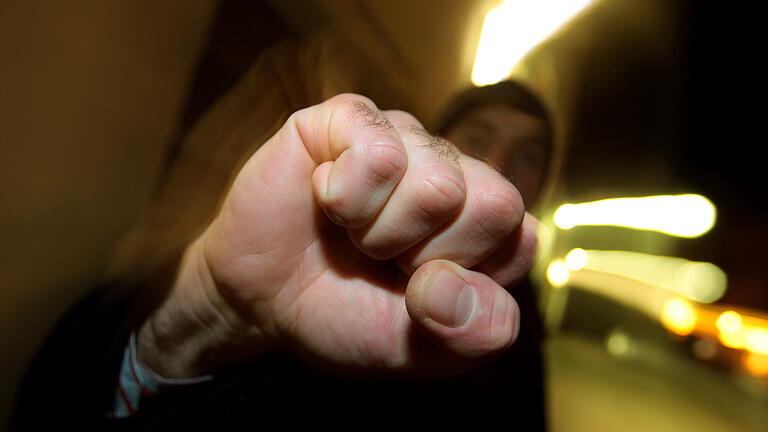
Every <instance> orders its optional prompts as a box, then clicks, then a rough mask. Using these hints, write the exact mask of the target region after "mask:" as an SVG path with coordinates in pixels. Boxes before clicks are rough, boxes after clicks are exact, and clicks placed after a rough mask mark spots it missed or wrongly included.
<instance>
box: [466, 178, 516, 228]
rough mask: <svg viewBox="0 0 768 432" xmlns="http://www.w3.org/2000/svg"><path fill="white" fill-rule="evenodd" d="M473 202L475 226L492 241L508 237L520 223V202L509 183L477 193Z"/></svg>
mask: <svg viewBox="0 0 768 432" xmlns="http://www.w3.org/2000/svg"><path fill="white" fill-rule="evenodd" d="M474 201H475V205H476V208H477V211H476V216H475V217H476V221H477V224H478V225H479V226H480V227H481V228H482V229H483V230H484V231H485V233H486V234H487V235H488V237H490V238H492V239H502V238H505V237H507V236H509V235H510V234H511V233H512V232H514V231H515V230H516V229H517V227H518V226H519V225H520V223H521V222H522V219H523V213H524V210H523V209H522V205H521V203H522V200H521V198H520V194H519V192H518V191H517V189H515V187H514V186H512V184H511V183H507V184H506V185H504V184H500V185H498V186H496V187H493V188H489V189H487V190H484V191H482V192H478V193H477V194H475V197H474Z"/></svg>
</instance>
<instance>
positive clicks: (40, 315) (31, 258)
mask: <svg viewBox="0 0 768 432" xmlns="http://www.w3.org/2000/svg"><path fill="white" fill-rule="evenodd" d="M214 6H215V3H214V1H213V0H205V1H194V2H187V1H183V0H172V1H163V2H153V1H144V0H141V1H131V2H105V1H99V0H77V1H71V2H50V1H36V0H32V1H26V0H25V1H21V0H19V1H13V0H11V1H4V2H0V155H1V156H0V244H2V246H1V247H0V353H2V355H0V430H2V429H4V428H5V424H6V419H7V415H8V412H9V411H10V409H11V406H12V402H13V395H14V391H15V389H16V386H17V384H18V380H19V378H20V375H21V374H22V373H23V370H24V369H25V367H26V363H27V361H28V359H29V358H30V356H31V355H32V353H33V352H34V350H35V349H36V348H37V347H38V345H39V344H40V342H41V339H42V337H43V335H44V334H45V333H46V332H47V331H48V329H49V327H50V326H51V325H52V323H53V322H54V321H55V320H56V319H57V318H58V317H59V316H60V315H61V314H62V313H63V311H64V310H65V309H66V307H67V306H68V305H70V304H71V303H72V302H73V301H74V300H75V298H76V297H77V296H79V295H81V294H82V293H83V292H84V290H85V289H86V288H87V287H88V286H89V284H90V283H92V282H94V281H95V280H97V279H98V278H99V277H100V274H101V272H102V270H103V267H104V265H105V263H106V260H107V257H108V255H109V253H110V252H111V249H112V247H113V245H114V244H115V241H116V239H117V238H118V237H119V236H120V235H121V234H122V233H123V232H124V231H125V230H126V229H127V227H128V226H129V225H130V224H131V223H133V222H134V220H135V219H136V218H137V216H138V214H139V213H140V211H141V209H142V208H143V206H144V205H145V204H146V202H147V200H148V198H149V196H150V193H151V191H152V188H153V183H154V182H155V180H156V174H157V172H158V168H159V166H160V162H161V161H162V158H163V156H164V153H165V150H166V146H167V144H168V141H169V138H170V137H171V136H172V134H173V131H174V125H175V122H176V119H177V116H178V115H179V110H180V108H181V106H182V103H183V102H184V97H185V93H186V89H187V87H188V86H189V84H190V80H191V77H192V76H191V73H192V72H193V70H194V69H193V68H194V66H195V65H196V61H197V57H198V55H199V52H200V50H201V47H202V44H203V43H204V41H205V36H206V31H207V28H208V24H209V20H210V18H211V16H212V14H213V12H214V11H215V9H214Z"/></svg>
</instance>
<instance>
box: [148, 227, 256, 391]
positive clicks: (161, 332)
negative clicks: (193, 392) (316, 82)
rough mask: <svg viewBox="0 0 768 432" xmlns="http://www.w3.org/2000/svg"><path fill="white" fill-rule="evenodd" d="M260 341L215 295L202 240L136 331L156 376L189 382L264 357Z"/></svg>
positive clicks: (253, 329) (194, 245) (188, 253)
mask: <svg viewBox="0 0 768 432" xmlns="http://www.w3.org/2000/svg"><path fill="white" fill-rule="evenodd" d="M262 340H263V338H261V337H260V332H259V331H257V329H256V327H255V326H253V325H250V324H249V323H247V322H245V321H244V320H242V319H241V317H240V316H239V314H238V313H237V312H236V311H235V310H234V309H233V308H232V307H230V306H229V305H228V304H227V302H226V301H225V300H224V299H223V298H222V297H221V296H220V295H219V293H218V290H217V288H216V285H215V282H214V280H213V277H212V276H211V271H210V268H209V266H208V263H207V261H206V259H205V256H204V253H203V237H200V238H198V239H197V240H196V241H195V242H193V243H192V244H190V245H189V246H188V247H187V249H186V250H185V252H184V256H183V257H182V260H181V263H180V265H179V271H178V273H177V276H176V279H175V281H174V283H173V287H172V288H171V290H170V292H169V294H168V297H167V298H166V299H165V300H164V301H163V303H162V304H161V306H160V307H159V308H158V309H157V310H155V311H154V312H153V313H152V314H150V315H149V317H148V318H147V320H146V321H145V322H144V323H143V324H142V326H141V327H140V328H139V330H138V332H137V337H136V348H137V356H138V359H139V361H141V363H142V364H144V365H145V366H147V367H148V368H149V369H150V370H152V371H153V372H154V373H156V374H157V375H159V376H161V377H164V378H190V377H197V376H202V375H206V374H210V373H213V372H215V371H216V370H218V369H221V368H225V367H226V366H228V365H230V364H233V363H236V362H238V361H243V360H245V359H247V358H248V357H250V356H253V355H255V354H256V353H258V352H263V351H264V348H263V347H264V345H265V344H264V343H263V341H262Z"/></svg>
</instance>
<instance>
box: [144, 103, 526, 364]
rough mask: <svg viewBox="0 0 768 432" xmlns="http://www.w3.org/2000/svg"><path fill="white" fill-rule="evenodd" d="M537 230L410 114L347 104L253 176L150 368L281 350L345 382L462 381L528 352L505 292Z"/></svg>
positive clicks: (231, 205)
mask: <svg viewBox="0 0 768 432" xmlns="http://www.w3.org/2000/svg"><path fill="white" fill-rule="evenodd" d="M535 225H536V222H535V219H533V217H532V216H530V215H528V214H527V213H526V212H525V208H524V205H523V201H522V199H521V197H520V194H519V193H518V191H517V190H516V189H515V187H514V186H513V185H512V184H511V183H510V182H509V181H508V180H506V179H505V178H504V177H503V176H502V175H501V174H499V173H498V172H497V171H496V170H494V169H493V168H491V167H489V166H488V165H487V164H486V163H484V162H481V161H479V160H476V159H473V158H471V157H469V156H466V155H464V154H462V153H461V152H460V151H458V150H457V149H456V147H455V146H453V145H452V144H451V143H449V142H448V141H446V140H444V139H442V138H438V137H435V136H432V135H430V134H429V133H428V132H426V131H425V130H424V128H423V126H422V125H421V124H420V123H419V122H418V121H417V120H416V119H415V118H414V117H413V116H411V115H410V114H407V113H405V112H401V111H381V110H379V109H378V108H377V107H376V105H375V104H374V103H373V102H372V101H370V100H369V99H367V98H365V97H362V96H358V95H352V94H344V95H339V96H336V97H334V98H331V99H329V100H327V101H326V102H324V103H322V104H320V105H316V106H313V107H310V108H306V109H304V110H301V111H299V112H296V113H294V114H293V115H292V116H291V117H290V118H289V120H288V121H287V122H286V123H285V125H284V126H283V127H282V129H280V131H279V132H278V133H277V134H276V135H274V136H273V137H272V138H271V139H270V140H269V141H267V142H266V143H265V144H264V145H263V146H262V147H261V148H260V149H259V151H258V152H256V153H255V154H254V155H253V156H252V157H251V158H250V160H249V161H248V162H247V163H246V164H245V166H244V167H243V168H242V170H241V171H240V172H239V173H238V175H237V178H236V180H235V182H234V183H233V185H232V187H231V189H230V190H229V192H228V195H227V197H226V199H225V201H224V203H223V205H222V208H221V210H220V212H219V214H218V215H217V217H216V218H215V219H214V220H213V222H212V223H211V224H210V225H209V226H208V227H207V229H206V230H205V231H204V233H203V234H202V235H200V236H199V237H198V238H197V239H196V240H195V241H194V242H193V243H192V244H190V246H189V247H188V248H187V250H186V252H185V255H184V259H183V260H182V263H181V267H180V269H179V273H178V276H177V279H176V281H175V284H174V286H173V289H172V290H171V292H170V295H169V296H168V298H167V299H166V301H165V302H164V303H163V305H162V306H161V307H160V308H159V309H157V310H156V311H155V312H154V313H153V314H152V315H151V316H150V318H149V319H148V320H147V321H146V322H145V323H144V325H143V326H142V327H141V329H140V330H139V333H138V350H139V358H140V360H141V361H142V362H144V363H145V364H146V365H147V366H149V367H150V368H151V369H153V370H154V371H155V372H157V373H159V374H160V375H163V376H166V377H189V376H195V375H200V374H204V373H210V372H215V371H216V370H219V369H221V368H226V367H227V366H228V365H232V364H234V363H236V362H242V361H246V360H248V359H250V358H253V357H254V356H257V355H259V354H263V353H266V352H270V351H273V350H289V351H291V352H293V353H294V354H295V355H297V356H301V357H303V358H305V359H306V360H307V361H308V362H310V363H311V364H313V365H316V366H318V367H324V368H331V369H334V370H337V371H348V372H361V371H362V372H365V371H374V372H376V373H380V372H392V373H396V374H404V375H407V374H409V373H417V374H420V375H424V374H427V373H429V374H438V375H450V374H453V373H458V372H461V371H463V370H466V369H467V368H471V367H472V366H473V365H476V364H478V363H480V362H482V361H484V360H485V359H487V358H488V357H490V356H493V355H495V354H499V353H500V352H502V351H503V350H505V349H506V348H507V347H509V346H510V345H511V344H512V343H513V342H514V340H515V338H516V335H517V333H518V327H519V315H520V313H521V312H520V310H519V309H518V306H517V304H516V302H515V300H514V298H513V297H512V295H510V293H509V292H507V290H506V289H504V288H503V286H511V285H514V284H515V283H516V282H518V281H520V280H521V279H523V278H524V277H525V276H526V274H527V272H528V271H529V269H530V267H531V265H532V262H533V255H534V251H535V244H536V237H535ZM513 292H514V290H513ZM523 313H524V312H523Z"/></svg>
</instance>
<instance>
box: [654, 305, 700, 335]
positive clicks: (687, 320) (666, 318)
mask: <svg viewBox="0 0 768 432" xmlns="http://www.w3.org/2000/svg"><path fill="white" fill-rule="evenodd" d="M661 322H662V324H664V326H665V327H666V328H668V329H669V330H671V331H672V332H674V333H676V334H678V335H680V336H687V335H689V334H691V332H693V329H694V328H695V327H696V311H695V310H694V309H693V307H692V306H691V305H690V303H688V302H687V301H685V300H683V299H682V298H680V297H675V298H671V299H669V300H667V302H666V303H665V304H664V309H663V310H662V312H661Z"/></svg>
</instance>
